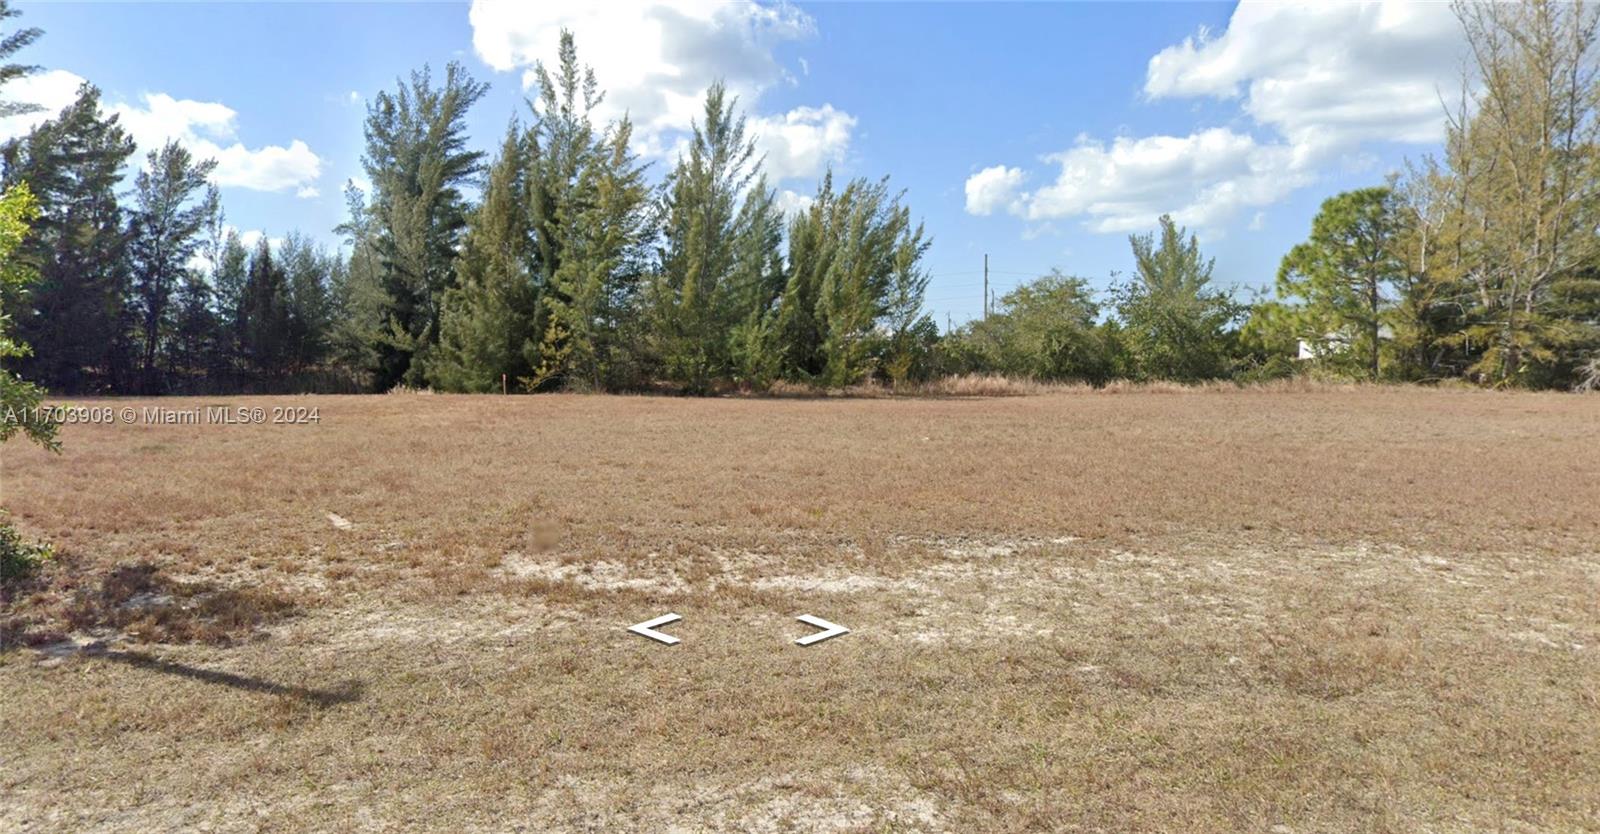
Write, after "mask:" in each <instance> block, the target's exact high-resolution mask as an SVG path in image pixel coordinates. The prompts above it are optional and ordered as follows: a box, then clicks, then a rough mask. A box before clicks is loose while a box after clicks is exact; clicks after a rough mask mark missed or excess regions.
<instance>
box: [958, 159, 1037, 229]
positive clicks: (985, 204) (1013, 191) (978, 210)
mask: <svg viewBox="0 0 1600 834" xmlns="http://www.w3.org/2000/svg"><path fill="white" fill-rule="evenodd" d="M1027 178H1028V175H1027V174H1026V173H1024V172H1023V170H1022V169H1021V168H1007V167H1006V166H1004V165H993V166H990V167H988V168H985V169H983V170H982V171H979V172H978V173H976V174H973V175H972V176H970V177H968V178H967V213H968V214H976V215H978V216H980V217H982V216H987V215H990V214H994V212H995V210H996V209H1000V208H1007V207H1010V206H1011V205H1013V204H1015V202H1016V199H1017V192H1018V191H1019V190H1020V189H1021V188H1022V181H1023V180H1025V179H1027Z"/></svg>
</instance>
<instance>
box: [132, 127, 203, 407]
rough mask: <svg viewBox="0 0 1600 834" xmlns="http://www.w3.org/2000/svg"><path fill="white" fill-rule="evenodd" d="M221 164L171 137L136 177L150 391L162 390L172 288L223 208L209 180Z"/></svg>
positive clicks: (140, 301) (140, 306) (136, 266)
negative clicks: (197, 156)
mask: <svg viewBox="0 0 1600 834" xmlns="http://www.w3.org/2000/svg"><path fill="white" fill-rule="evenodd" d="M216 166H217V163H216V161H215V160H206V161H204V162H196V161H195V160H194V158H193V157H192V156H191V155H190V153H189V151H188V150H187V149H185V148H184V147H183V146H182V145H179V144H178V143H176V142H169V143H167V145H166V146H165V147H163V148H162V149H161V150H160V151H151V152H150V155H149V159H148V163H147V167H146V170H143V171H140V172H139V176H138V178H137V179H136V180H135V184H134V194H135V202H136V208H135V209H134V213H133V222H132V225H131V229H130V233H129V237H130V241H131V243H130V246H129V252H130V255H131V256H132V263H133V276H134V309H135V310H136V312H137V315H138V319H139V335H140V347H141V349H142V355H143V359H142V361H141V365H140V368H141V385H142V387H143V389H144V391H145V392H146V393H155V392H157V391H158V390H160V381H159V379H158V376H157V367H156V358H157V356H158V355H159V352H160V350H161V348H162V342H163V339H164V337H165V335H166V331H167V329H168V328H169V326H170V323H171V322H170V320H169V319H170V314H171V310H170V306H171V301H172V293H173V291H174V290H175V289H176V288H177V286H178V283H179V282H180V281H182V280H183V278H184V275H185V274H186V272H187V270H188V262H189V259H190V258H191V257H192V256H193V255H194V254H195V253H196V252H197V251H198V250H199V248H200V245H201V237H200V235H201V232H203V231H204V230H205V229H206V228H207V225H208V224H209V223H210V221H211V219H212V218H213V217H214V216H215V215H216V213H217V211H218V204H219V202H218V197H217V190H216V188H215V187H213V186H210V185H208V184H207V183H206V178H207V177H209V176H210V175H211V172H212V171H213V170H214V169H215V168H216Z"/></svg>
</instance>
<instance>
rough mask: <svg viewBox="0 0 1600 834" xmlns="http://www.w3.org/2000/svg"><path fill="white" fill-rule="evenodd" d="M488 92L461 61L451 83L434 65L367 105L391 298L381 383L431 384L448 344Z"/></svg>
mask: <svg viewBox="0 0 1600 834" xmlns="http://www.w3.org/2000/svg"><path fill="white" fill-rule="evenodd" d="M487 90H488V85H486V84H481V83H478V82H476V81H473V80H472V78H471V76H469V75H468V74H467V72H466V70H465V69H463V68H462V67H461V65H460V64H457V63H454V62H451V63H450V64H449V65H448V66H447V67H446V68H445V77H444V83H443V85H442V86H438V87H435V86H434V84H433V78H432V75H431V73H430V72H429V70H428V69H427V68H426V67H424V68H423V69H422V70H420V71H418V72H413V73H412V74H411V78H410V79H409V81H404V82H401V83H400V85H399V87H398V89H396V90H395V91H394V92H382V93H379V94H378V96H377V97H376V98H375V99H374V100H373V102H372V104H371V105H370V106H369V107H368V109H367V122H366V140H367V150H366V154H365V155H364V156H363V157H362V164H363V165H364V167H365V168H366V171H367V176H368V177H369V178H371V180H372V184H373V194H372V203H371V205H370V206H368V207H367V208H366V211H368V212H370V213H371V216H372V217H371V219H372V222H373V224H374V231H375V235H374V236H373V244H374V246H375V248H376V251H377V254H378V257H379V262H380V264H381V267H380V268H381V284H382V288H383V292H384V294H385V295H386V299H385V301H384V311H383V313H384V331H383V335H382V340H381V342H380V343H379V345H378V368H377V382H378V384H379V386H380V387H388V386H392V385H394V384H396V383H400V382H405V383H407V384H411V385H422V384H425V383H426V373H425V370H426V366H427V357H428V354H429V353H430V352H431V350H432V349H433V347H434V346H435V345H436V344H438V341H439V325H440V319H441V315H440V308H441V305H442V304H443V302H444V295H445V292H446V291H447V290H448V289H449V288H450V287H451V286H452V285H453V284H454V283H455V270H454V261H455V257H456V250H457V247H458V245H459V244H460V241H461V237H462V235H463V234H464V233H465V231H466V226H467V210H468V205H467V200H466V197H465V196H464V195H463V194H462V193H461V187H462V186H464V185H466V184H468V183H469V182H471V181H472V179H473V178H474V177H475V176H476V175H477V174H478V172H479V167H480V161H481V159H482V157H483V154H482V153H481V152H479V151H473V150H468V148H467V135H466V115H467V111H468V110H469V109H471V107H472V105H473V104H474V103H476V102H477V101H478V100H479V99H480V98H482V97H483V94H484V93H485V92H486V91H487Z"/></svg>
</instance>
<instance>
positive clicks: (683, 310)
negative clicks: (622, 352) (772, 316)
mask: <svg viewBox="0 0 1600 834" xmlns="http://www.w3.org/2000/svg"><path fill="white" fill-rule="evenodd" d="M759 172H760V161H759V160H758V159H757V158H756V155H755V145H754V143H753V142H752V141H751V140H750V139H749V138H748V137H747V136H746V135H745V120H744V118H743V117H742V116H739V115H737V114H736V113H735V111H734V100H733V99H731V98H729V97H728V95H727V90H726V89H725V88H724V87H723V86H722V84H720V83H718V84H713V85H712V86H711V89H710V90H709V91H707V93H706V103H705V111H704V117H703V119H702V120H701V121H698V122H696V124H695V126H694V133H693V136H692V137H691V139H690V142H689V148H688V151H687V152H686V153H685V154H684V156H683V157H682V158H680V159H679V161H678V164H677V167H676V168H674V169H673V171H672V173H671V174H670V175H669V176H668V178H667V182H666V184H665V189H664V195H663V201H662V203H663V205H662V221H663V222H662V241H661V247H660V250H659V258H660V268H659V272H658V273H657V275H656V276H655V279H654V281H653V282H652V284H651V286H650V292H649V301H648V303H649V306H650V315H651V323H650V324H651V328H652V331H653V333H652V335H653V337H654V340H655V343H656V344H655V348H656V351H657V355H658V356H659V359H660V361H661V363H662V371H663V373H664V374H665V376H666V378H667V379H669V380H671V381H673V382H676V383H678V384H679V385H682V386H683V387H684V388H685V389H686V390H688V391H691V392H696V393H704V392H706V391H709V390H711V386H712V383H713V381H714V380H716V379H718V378H721V377H724V376H726V375H727V371H728V369H729V364H730V363H729V355H728V347H729V345H728V334H729V333H730V332H732V330H733V329H734V326H735V325H736V324H737V323H738V322H739V321H740V319H741V318H742V316H741V313H742V312H744V311H741V310H740V309H739V307H738V304H737V301H738V300H739V298H740V296H741V295H742V294H743V292H744V291H745V290H746V289H747V288H744V287H740V286H738V285H737V284H736V283H735V281H734V275H735V268H736V266H737V263H738V253H739V241H740V240H741V239H742V238H743V237H744V236H745V235H747V234H750V228H751V227H750V225H749V218H750V217H751V216H752V214H753V212H747V211H741V209H740V206H739V204H740V195H741V194H746V193H747V192H748V194H747V196H746V197H745V199H746V200H759V199H763V197H764V195H760V194H758V193H757V192H756V191H754V190H751V189H750V186H751V184H752V183H753V182H755V181H756V178H757V176H758V174H759Z"/></svg>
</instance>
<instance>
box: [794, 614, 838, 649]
mask: <svg viewBox="0 0 1600 834" xmlns="http://www.w3.org/2000/svg"><path fill="white" fill-rule="evenodd" d="M795 619H797V620H799V621H800V622H802V623H805V624H806V625H808V626H816V627H817V628H820V629H822V631H819V632H817V633H816V634H813V635H811V636H810V637H802V638H800V639H799V640H796V641H794V642H795V645H797V646H809V645H811V644H813V643H821V642H822V641H824V640H826V639H828V638H829V637H838V636H839V635H841V634H849V633H850V629H848V628H845V627H844V626H842V625H839V624H838V623H830V622H828V621H827V620H824V619H822V618H821V617H813V616H811V615H810V614H801V615H800V616H798V617H795Z"/></svg>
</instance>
